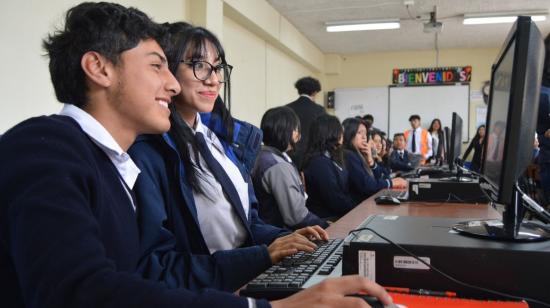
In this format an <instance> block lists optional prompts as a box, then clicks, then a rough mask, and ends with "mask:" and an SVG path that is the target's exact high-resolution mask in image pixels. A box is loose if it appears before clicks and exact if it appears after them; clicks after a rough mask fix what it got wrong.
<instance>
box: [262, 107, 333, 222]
mask: <svg viewBox="0 0 550 308" xmlns="http://www.w3.org/2000/svg"><path fill="white" fill-rule="evenodd" d="M260 126H261V129H262V132H263V141H264V146H263V147H262V150H261V151H260V154H259V155H258V160H257V161H256V166H255V167H254V170H253V173H252V179H253V183H254V191H255V192H256V196H257V197H258V202H259V213H260V217H261V218H262V219H263V220H264V221H265V222H267V223H269V224H272V225H274V226H279V227H288V228H290V229H293V230H296V229H299V228H303V227H307V226H314V225H319V226H321V227H323V228H326V227H328V224H327V222H326V221H324V220H322V219H320V218H319V217H317V215H315V214H313V213H311V212H310V211H309V210H308V209H307V207H306V199H307V194H306V192H305V189H304V185H303V184H302V181H301V179H300V174H299V172H298V169H297V168H296V166H295V165H294V164H293V163H292V159H291V158H290V157H289V156H288V154H287V152H289V151H291V150H292V149H293V148H294V146H295V144H296V142H298V140H299V139H300V120H299V119H298V116H297V115H296V113H294V111H292V109H290V108H288V107H276V108H272V109H269V110H268V111H266V113H265V114H264V116H263V117H262V121H261V124H260Z"/></svg>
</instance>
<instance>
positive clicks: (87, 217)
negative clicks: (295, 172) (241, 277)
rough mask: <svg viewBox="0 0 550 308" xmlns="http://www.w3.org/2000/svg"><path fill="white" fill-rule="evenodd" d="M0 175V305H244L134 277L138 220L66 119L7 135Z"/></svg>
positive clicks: (43, 120) (108, 167)
mask: <svg viewBox="0 0 550 308" xmlns="http://www.w3.org/2000/svg"><path fill="white" fill-rule="evenodd" d="M0 170H2V172H0V272H1V273H2V274H1V275H0V286H1V289H0V306H2V307H27V308H34V307H59V308H65V307H67V308H69V307H70V308H74V307H104V308H111V307H112V308H118V307H128V308H130V307H136V308H137V307H143V308H145V307H156V308H162V307H166V308H172V307H205V308H206V307H239V308H241V307H242V308H245V307H248V303H247V300H246V298H242V297H237V296H234V295H233V294H229V293H223V292H220V291H215V290H212V289H204V290H201V291H195V292H191V291H189V290H186V289H184V288H179V289H173V288H170V286H168V285H167V284H165V283H159V282H156V281H150V280H146V279H143V278H142V277H139V275H137V274H136V273H135V270H136V266H137V265H138V263H139V261H140V259H141V256H142V255H143V252H142V250H141V246H140V229H139V226H138V220H137V217H136V216H140V215H141V216H143V215H142V213H141V212H138V213H136V212H135V211H134V209H133V207H132V205H131V203H130V199H129V197H128V195H127V193H126V191H125V190H124V188H123V186H122V184H121V182H120V177H119V175H118V174H117V171H116V168H115V167H114V165H113V164H112V163H111V161H110V160H109V158H108V157H107V155H106V154H105V153H104V152H103V151H102V150H101V149H100V148H99V147H98V146H97V145H96V144H95V143H94V142H93V141H91V140H90V138H89V137H88V136H87V135H86V134H85V133H84V132H83V131H82V130H81V128H80V127H79V125H78V123H76V122H75V121H74V120H73V119H71V118H69V117H66V116H57V115H54V116H49V117H38V118H33V119H30V120H27V121H25V122H22V123H20V124H19V125H17V126H15V127H14V128H12V129H11V130H9V131H8V132H6V134H5V135H3V136H2V139H1V141H0ZM251 265H252V264H251ZM256 305H257V306H262V307H268V306H269V304H268V303H267V302H266V301H256Z"/></svg>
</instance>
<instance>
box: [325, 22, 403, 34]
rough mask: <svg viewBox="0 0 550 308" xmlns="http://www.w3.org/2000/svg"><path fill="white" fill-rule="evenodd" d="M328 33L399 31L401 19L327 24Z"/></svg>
mask: <svg viewBox="0 0 550 308" xmlns="http://www.w3.org/2000/svg"><path fill="white" fill-rule="evenodd" d="M325 26H326V27H327V32H344V31H364V30H387V29H399V27H400V24H399V19H392V20H355V21H340V22H327V23H325Z"/></svg>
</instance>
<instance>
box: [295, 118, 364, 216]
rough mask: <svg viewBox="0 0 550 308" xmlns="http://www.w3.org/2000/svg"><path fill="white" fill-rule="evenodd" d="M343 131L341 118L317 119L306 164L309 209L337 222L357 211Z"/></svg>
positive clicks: (311, 128) (313, 126)
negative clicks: (349, 213)
mask: <svg viewBox="0 0 550 308" xmlns="http://www.w3.org/2000/svg"><path fill="white" fill-rule="evenodd" d="M343 134H344V132H343V129H342V125H341V124H340V121H339V120H338V118H337V117H335V116H332V115H328V114H324V115H321V116H319V117H317V118H316V119H315V120H314V121H313V123H312V124H311V127H310V130H309V140H308V147H307V150H306V156H305V161H304V176H305V182H306V187H307V193H308V196H309V197H308V199H307V207H308V208H309V209H310V210H311V211H312V212H313V213H315V214H316V215H317V216H319V217H322V218H325V219H327V220H334V219H337V218H338V217H340V216H342V215H344V214H346V213H347V212H349V211H350V210H351V209H353V208H354V207H355V205H356V203H354V202H353V199H352V198H351V197H350V195H349V189H348V171H347V170H346V169H345V165H344V156H343V151H342V142H343V138H344V137H343Z"/></svg>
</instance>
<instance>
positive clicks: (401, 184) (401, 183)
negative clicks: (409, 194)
mask: <svg viewBox="0 0 550 308" xmlns="http://www.w3.org/2000/svg"><path fill="white" fill-rule="evenodd" d="M391 182H392V187H393V188H407V180H405V179H403V178H394V179H392V180H391Z"/></svg>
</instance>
